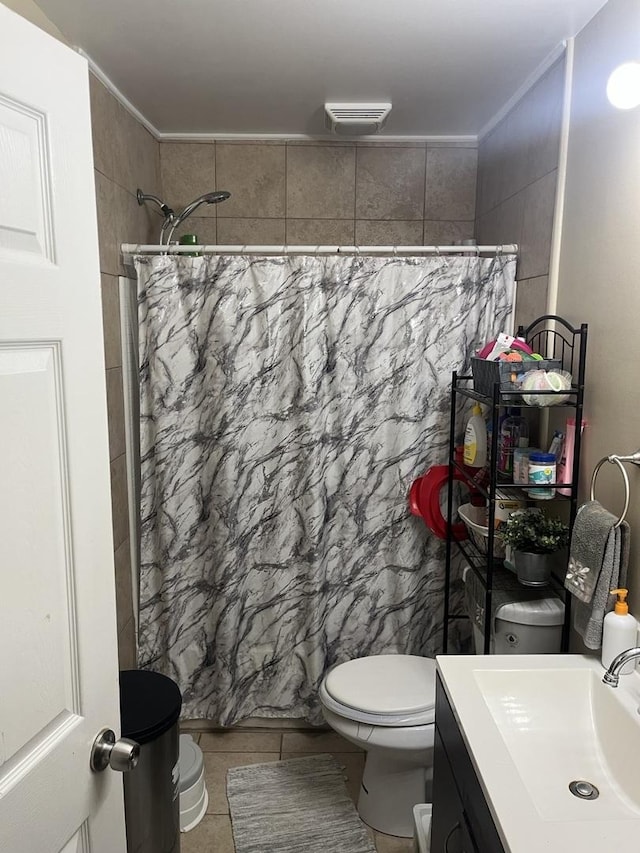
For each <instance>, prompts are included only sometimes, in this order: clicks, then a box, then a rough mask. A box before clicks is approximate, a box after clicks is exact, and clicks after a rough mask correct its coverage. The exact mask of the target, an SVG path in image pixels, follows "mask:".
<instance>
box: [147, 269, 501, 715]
mask: <svg viewBox="0 0 640 853" xmlns="http://www.w3.org/2000/svg"><path fill="white" fill-rule="evenodd" d="M136 263H137V269H138V278H139V312H140V357H141V456H142V495H141V577H140V607H141V609H140V657H141V661H140V663H141V666H143V667H147V668H153V669H155V670H158V671H161V672H164V673H166V674H167V675H169V676H171V677H173V678H174V679H175V680H176V681H177V682H178V684H179V685H180V687H181V689H182V691H183V694H184V710H183V714H184V716H186V717H193V718H207V719H209V720H212V721H214V722H215V723H217V724H220V725H225V726H226V725H231V724H232V723H234V722H236V721H238V720H241V719H243V718H246V717H249V716H255V717H298V718H304V719H306V720H309V721H311V722H314V723H318V722H320V721H321V714H320V709H319V705H318V699H317V693H318V686H319V683H320V680H321V678H322V675H323V673H324V672H325V671H326V669H327V668H328V667H329V666H331V665H332V664H334V663H336V662H341V661H344V660H347V659H349V658H353V657H356V656H362V655H368V654H377V653H394V652H396V653H414V654H421V655H433V654H434V653H436V652H437V651H438V650H439V647H440V643H441V629H442V601H443V595H442V593H443V546H442V543H441V542H439V541H437V540H436V539H435V538H434V537H433V536H432V535H430V534H428V532H427V530H426V528H425V527H424V525H423V524H422V522H420V521H419V520H418V519H416V518H414V517H413V516H411V515H410V514H409V512H408V509H407V491H408V487H409V485H410V483H411V481H412V479H413V478H414V477H415V476H417V475H419V474H420V473H422V472H423V471H424V470H425V469H426V468H427V467H428V466H430V465H432V464H440V463H443V462H445V461H446V458H447V450H446V447H447V439H448V409H449V387H450V375H451V370H452V369H454V368H457V369H460V368H463V367H464V366H465V365H468V357H469V355H470V353H471V352H472V351H473V350H474V349H475V348H476V347H477V346H479V345H480V344H483V343H484V342H485V341H487V340H489V339H490V338H492V337H495V335H496V333H497V332H498V331H501V330H502V329H503V328H504V327H506V325H507V323H508V319H509V315H510V313H511V310H512V301H513V289H514V288H513V283H514V274H515V257H513V256H498V257H496V258H490V259H483V258H477V257H470V258H469V257H467V258H465V257H447V258H444V257H437V256H436V257H426V258H388V257H387V258H382V257H380V258H376V257H353V256H351V257H346V256H339V255H338V256H331V257H308V256H304V257H293V256H290V257H256V256H208V257H197V258H190V257H176V256H166V255H164V256H154V257H139V258H138V259H137V262H136Z"/></svg>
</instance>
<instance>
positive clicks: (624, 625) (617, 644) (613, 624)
mask: <svg viewBox="0 0 640 853" xmlns="http://www.w3.org/2000/svg"><path fill="white" fill-rule="evenodd" d="M610 594H611V595H617V596H618V600H617V601H616V604H615V607H614V609H613V610H612V611H611V613H607V615H606V616H605V617H604V624H603V629H602V666H604V667H605V669H609V667H610V666H611V663H612V662H613V659H614V658H616V657H617V656H618V655H619V654H620V652H625V651H626V650H627V649H632V648H633V647H634V646H635V645H636V634H637V631H638V623H637V622H636V620H635V619H634V618H633V616H632V615H631V614H630V613H629V605H628V604H627V601H626V599H627V595H628V594H629V590H627V589H612V590H611V593H610ZM635 665H636V661H635V660H633V661H630V662H629V663H628V664H626V666H625V667H624V668H623V669H622V671H621V673H620V674H621V675H629V673H631V672H633V668H634V666H635Z"/></svg>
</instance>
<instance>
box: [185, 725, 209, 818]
mask: <svg viewBox="0 0 640 853" xmlns="http://www.w3.org/2000/svg"><path fill="white" fill-rule="evenodd" d="M179 791H180V832H188V831H189V830H190V829H193V828H194V826H197V825H198V824H199V823H200V821H201V820H202V818H203V817H204V816H205V814H206V812H207V806H208V805H209V795H208V793H207V787H206V785H205V781H204V758H203V756H202V750H201V749H200V747H199V746H198V744H197V743H195V742H194V740H193V738H192V737H191V735H180V782H179Z"/></svg>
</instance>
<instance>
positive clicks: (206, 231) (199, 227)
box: [172, 216, 218, 246]
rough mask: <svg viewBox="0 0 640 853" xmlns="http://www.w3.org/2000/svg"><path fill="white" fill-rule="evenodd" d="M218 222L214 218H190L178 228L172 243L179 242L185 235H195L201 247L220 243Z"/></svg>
mask: <svg viewBox="0 0 640 853" xmlns="http://www.w3.org/2000/svg"><path fill="white" fill-rule="evenodd" d="M217 226H218V221H217V219H216V218H214V217H211V216H209V217H206V218H205V217H200V216H190V217H189V218H188V219H185V221H184V222H183V223H182V225H180V227H179V228H176V230H175V232H174V235H173V238H172V241H173V240H179V239H180V237H181V236H182V235H183V234H195V235H196V237H197V238H198V242H199V243H200V244H201V245H203V246H204V245H207V244H209V245H211V244H213V243H217V242H218V236H217V233H218V231H217Z"/></svg>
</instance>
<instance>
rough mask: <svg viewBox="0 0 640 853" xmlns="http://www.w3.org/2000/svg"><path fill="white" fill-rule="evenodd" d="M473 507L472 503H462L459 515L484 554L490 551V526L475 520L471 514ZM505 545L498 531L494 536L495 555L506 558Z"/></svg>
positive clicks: (500, 558)
mask: <svg viewBox="0 0 640 853" xmlns="http://www.w3.org/2000/svg"><path fill="white" fill-rule="evenodd" d="M472 512H473V507H472V506H471V504H462V506H459V507H458V515H459V516H460V518H461V519H462V520H463V521H464V524H465V527H466V528H467V531H468V533H469V539H471V541H472V542H473V544H474V545H475V546H476V548H477V549H478V551H480V553H481V554H483V555H484V556H487V554H488V553H489V528H488V527H487V525H486V524H478V523H477V522H475V521H473V519H472V518H471V514H472ZM504 555H505V546H504V541H503V540H502V537H501V536H500V535H499V533H498V532H497V531H496V532H495V533H494V536H493V556H494V557H497V558H498V559H499V560H502V559H504Z"/></svg>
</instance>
